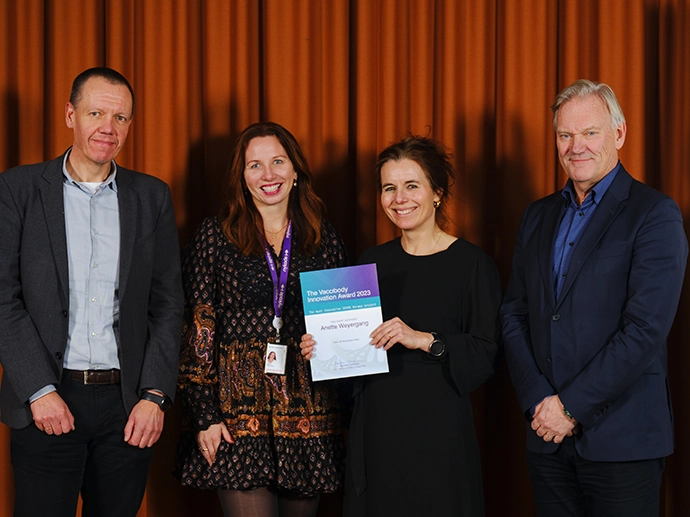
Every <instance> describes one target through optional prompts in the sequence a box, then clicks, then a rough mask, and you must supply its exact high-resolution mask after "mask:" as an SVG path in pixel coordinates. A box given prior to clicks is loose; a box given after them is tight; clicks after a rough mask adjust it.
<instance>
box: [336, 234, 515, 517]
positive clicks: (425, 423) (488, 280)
mask: <svg viewBox="0 0 690 517" xmlns="http://www.w3.org/2000/svg"><path fill="white" fill-rule="evenodd" d="M360 262H361V263H372V262H373V263H376V266H377V270H378V277H379V289H380V293H381V306H382V310H383V318H384V321H385V320H388V319H390V318H393V317H395V316H398V317H400V318H401V319H402V320H403V321H404V322H405V323H406V324H407V325H409V326H410V327H411V328H413V329H415V330H419V331H425V332H431V331H434V332H436V333H438V334H441V335H442V337H443V340H444V341H445V343H446V346H447V352H446V354H445V356H444V357H443V358H441V359H436V358H432V357H429V356H428V354H427V353H426V352H424V351H421V350H409V349H407V348H405V347H404V346H402V345H399V344H396V345H395V346H393V348H391V349H390V350H389V352H388V360H389V369H390V373H388V374H380V375H371V376H368V377H363V378H361V379H360V380H359V381H358V382H357V383H356V387H355V392H356V394H355V409H354V414H353V417H352V423H351V426H350V435H349V446H348V456H347V474H346V485H345V487H346V488H345V513H344V514H345V516H346V517H386V516H395V517H398V516H401V515H404V516H417V515H419V516H425V517H433V516H439V517H446V516H450V515H452V516H454V517H477V516H481V515H483V512H484V501H483V491H482V479H481V465H480V458H479V450H478V445H477V440H476V434H475V429H474V421H473V417H472V407H471V404H470V399H469V393H470V392H471V391H472V390H474V389H475V388H477V387H478V386H479V385H480V384H482V383H483V382H484V381H485V380H486V379H487V378H488V377H489V376H490V375H491V374H492V373H493V371H494V367H495V361H496V358H497V354H498V350H499V344H498V342H499V334H500V327H499V320H498V308H499V305H500V302H501V284H500V279H499V275H498V271H497V269H496V266H495V265H494V263H493V261H492V260H491V258H489V257H488V256H487V255H486V254H485V253H484V252H483V251H482V250H481V249H480V248H479V247H477V246H475V245H474V244H471V243H469V242H467V241H465V240H463V239H458V240H457V241H455V242H454V243H453V244H451V245H450V247H449V248H448V249H446V250H445V251H442V252H439V253H435V254H433V255H427V256H414V255H409V254H407V253H406V252H405V251H404V249H403V247H402V245H401V242H400V239H396V240H393V241H391V242H388V243H386V244H383V245H381V246H377V247H374V248H370V249H369V250H367V251H366V252H365V253H364V254H363V255H362V257H361V259H360Z"/></svg>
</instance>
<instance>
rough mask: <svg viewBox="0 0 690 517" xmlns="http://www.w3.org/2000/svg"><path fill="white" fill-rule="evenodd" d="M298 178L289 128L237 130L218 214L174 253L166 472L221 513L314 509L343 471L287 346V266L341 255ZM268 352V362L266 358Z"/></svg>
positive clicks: (326, 409) (333, 401) (337, 434)
mask: <svg viewBox="0 0 690 517" xmlns="http://www.w3.org/2000/svg"><path fill="white" fill-rule="evenodd" d="M311 183H312V180H311V173H310V172H309V167H308V165H307V161H306V158H305V157H304V154H303V153H302V150H301V149H300V147H299V145H298V143H297V141H296V140H295V138H294V137H293V136H292V134H291V133H290V132H289V131H287V130H286V129H285V128H283V127H281V126H279V125H278V124H273V123H260V124H254V125H252V126H249V127H248V128H247V129H245V130H244V132H243V133H242V134H241V135H240V137H239V140H238V142H237V144H236V146H235V149H234V151H233V156H232V159H231V162H230V166H229V168H228V176H227V183H226V190H227V192H226V197H225V206H224V207H223V209H222V211H221V214H220V215H219V217H213V218H209V219H207V220H206V221H204V223H203V224H202V225H201V226H200V227H199V229H198V230H197V231H196V233H195V235H194V236H193V237H192V239H191V240H190V241H189V243H188V244H187V245H186V247H185V249H184V252H183V280H184V286H185V300H186V301H185V304H186V305H185V321H184V328H183V341H182V350H181V359H180V377H179V382H178V387H179V392H180V395H181V398H182V400H183V402H184V422H183V431H182V435H181V438H180V443H179V447H178V454H177V459H176V467H175V473H176V475H177V477H178V478H179V479H180V481H181V482H182V483H183V484H184V485H189V486H192V487H195V488H202V489H217V490H218V496H219V498H220V501H221V505H222V507H223V512H224V514H225V515H226V517H238V516H251V517H255V516H259V515H260V516H266V517H272V516H281V517H285V516H291V517H292V516H294V517H308V516H314V515H315V514H316V511H317V508H318V502H319V497H318V496H319V494H322V493H327V492H333V491H335V490H336V489H337V488H338V487H339V486H340V485H341V483H342V478H343V476H344V460H343V457H344V454H343V449H344V447H343V433H342V425H341V417H340V412H339V407H338V397H337V391H336V389H335V387H334V385H333V384H332V383H329V382H325V383H324V382H321V383H317V384H313V383H312V382H311V377H310V372H309V365H308V363H307V362H306V361H305V360H304V359H303V358H302V356H301V355H300V353H299V347H298V342H299V338H300V336H301V335H302V334H304V332H305V328H304V314H303V311H302V297H301V290H300V287H299V273H300V272H302V271H310V270H317V269H325V268H333V267H339V266H343V265H345V263H346V256H345V249H344V246H343V243H342V241H341V239H340V237H339V235H338V234H337V232H336V231H335V230H334V229H333V227H332V226H331V225H330V224H329V223H328V222H327V221H326V220H324V219H323V218H322V214H323V204H322V202H321V200H320V199H319V198H318V197H317V196H316V194H315V193H314V191H313V189H312V186H311ZM269 343H270V344H271V345H269ZM281 347H282V348H281ZM276 350H277V353H276V352H275V351H276ZM269 356H270V358H271V359H273V358H275V359H276V360H275V361H271V362H270V364H267V363H268V362H269V361H268V357H269ZM282 358H285V366H284V370H283V369H282V368H281V364H280V363H281V362H282ZM278 359H280V361H279V360H278ZM276 372H278V373H276Z"/></svg>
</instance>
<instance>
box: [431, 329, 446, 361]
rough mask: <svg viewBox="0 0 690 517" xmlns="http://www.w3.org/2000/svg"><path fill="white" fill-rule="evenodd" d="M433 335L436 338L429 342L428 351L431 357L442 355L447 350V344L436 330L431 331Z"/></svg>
mask: <svg viewBox="0 0 690 517" xmlns="http://www.w3.org/2000/svg"><path fill="white" fill-rule="evenodd" d="M431 335H432V336H434V340H433V341H432V342H431V343H430V344H429V348H428V349H427V353H428V354H429V355H430V356H431V357H441V356H442V355H443V354H444V353H445V352H446V344H445V343H444V342H443V340H442V339H441V338H440V337H439V335H438V334H436V332H431Z"/></svg>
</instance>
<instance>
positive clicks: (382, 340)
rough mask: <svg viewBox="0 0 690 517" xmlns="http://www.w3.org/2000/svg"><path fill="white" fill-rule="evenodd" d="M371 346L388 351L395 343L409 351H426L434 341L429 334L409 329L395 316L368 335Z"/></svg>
mask: <svg viewBox="0 0 690 517" xmlns="http://www.w3.org/2000/svg"><path fill="white" fill-rule="evenodd" d="M370 337H371V344H372V345H374V346H375V347H376V348H381V347H383V349H384V350H388V349H389V348H390V347H392V346H393V345H394V344H396V343H400V344H401V345H403V346H404V347H405V348H409V349H410V350H415V349H420V350H424V351H427V350H428V348H429V345H430V344H431V342H432V341H433V340H434V336H432V335H431V334H430V333H429V332H419V331H417V330H414V329H411V328H410V327H408V326H407V324H406V323H405V322H404V321H403V320H401V319H400V318H398V317H397V316H396V317H395V318H393V319H390V320H388V321H384V322H383V323H381V325H379V326H378V327H376V328H375V329H374V331H373V332H372V333H371V334H370Z"/></svg>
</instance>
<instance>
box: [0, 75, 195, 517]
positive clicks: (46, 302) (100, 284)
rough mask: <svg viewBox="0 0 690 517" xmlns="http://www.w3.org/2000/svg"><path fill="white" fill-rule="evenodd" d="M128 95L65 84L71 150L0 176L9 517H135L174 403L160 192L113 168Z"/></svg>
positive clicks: (125, 125) (167, 245) (172, 322)
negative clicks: (79, 516) (11, 494)
mask: <svg viewBox="0 0 690 517" xmlns="http://www.w3.org/2000/svg"><path fill="white" fill-rule="evenodd" d="M133 113H134V92H133V91H132V87H131V86H130V85H129V83H128V82H127V80H126V79H125V78H124V77H123V76H122V75H120V74H119V73H118V72H116V71H114V70H112V69H109V68H92V69H89V70H86V71H84V72H82V73H81V74H80V75H79V76H77V78H76V79H75V80H74V83H73V85H72V92H71V96H70V100H69V102H68V103H67V105H66V107H65V121H66V123H67V126H68V127H69V128H71V129H72V130H73V133H74V144H73V146H72V147H71V148H70V149H68V150H67V152H66V153H65V154H64V155H62V156H60V157H58V158H56V159H54V160H52V161H49V162H44V163H40V164H35V165H27V166H21V167H16V168H14V169H11V170H9V171H6V172H4V173H2V174H0V363H2V367H3V376H2V387H1V388H0V420H2V422H3V423H5V424H7V425H8V426H10V427H11V428H12V433H11V457H12V464H13V467H14V476H15V493H16V501H15V516H36V515H46V516H48V515H49V516H51V517H54V516H70V517H71V516H74V515H75V513H76V507H77V499H78V495H79V493H81V496H82V499H83V515H84V516H85V517H89V516H106V515H112V516H118V517H123V516H132V517H134V516H135V515H136V513H137V510H138V508H139V506H140V505H141V501H142V498H143V494H144V490H145V487H146V478H147V472H148V466H149V463H150V460H151V456H152V446H153V444H154V443H156V441H157V440H158V438H159V437H160V434H161V432H162V430H163V421H164V411H165V410H166V409H167V408H169V407H170V405H171V403H172V398H173V396H174V393H175V384H176V378H177V365H178V347H179V342H180V321H181V317H182V306H183V300H182V286H181V279H180V267H179V247H178V240H177V239H178V238H177V229H176V225H175V217H174V214H173V206H172V201H171V197H170V191H169V189H168V187H167V185H166V184H165V183H163V182H162V181H160V180H158V179H156V178H153V177H151V176H147V175H145V174H141V173H138V172H134V171H131V170H128V169H125V168H124V167H120V166H117V165H116V164H115V161H114V159H115V157H116V156H117V154H118V153H119V151H120V149H121V148H122V146H123V145H124V143H125V140H126V138H127V133H128V131H129V127H130V124H131V121H132V116H133Z"/></svg>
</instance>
